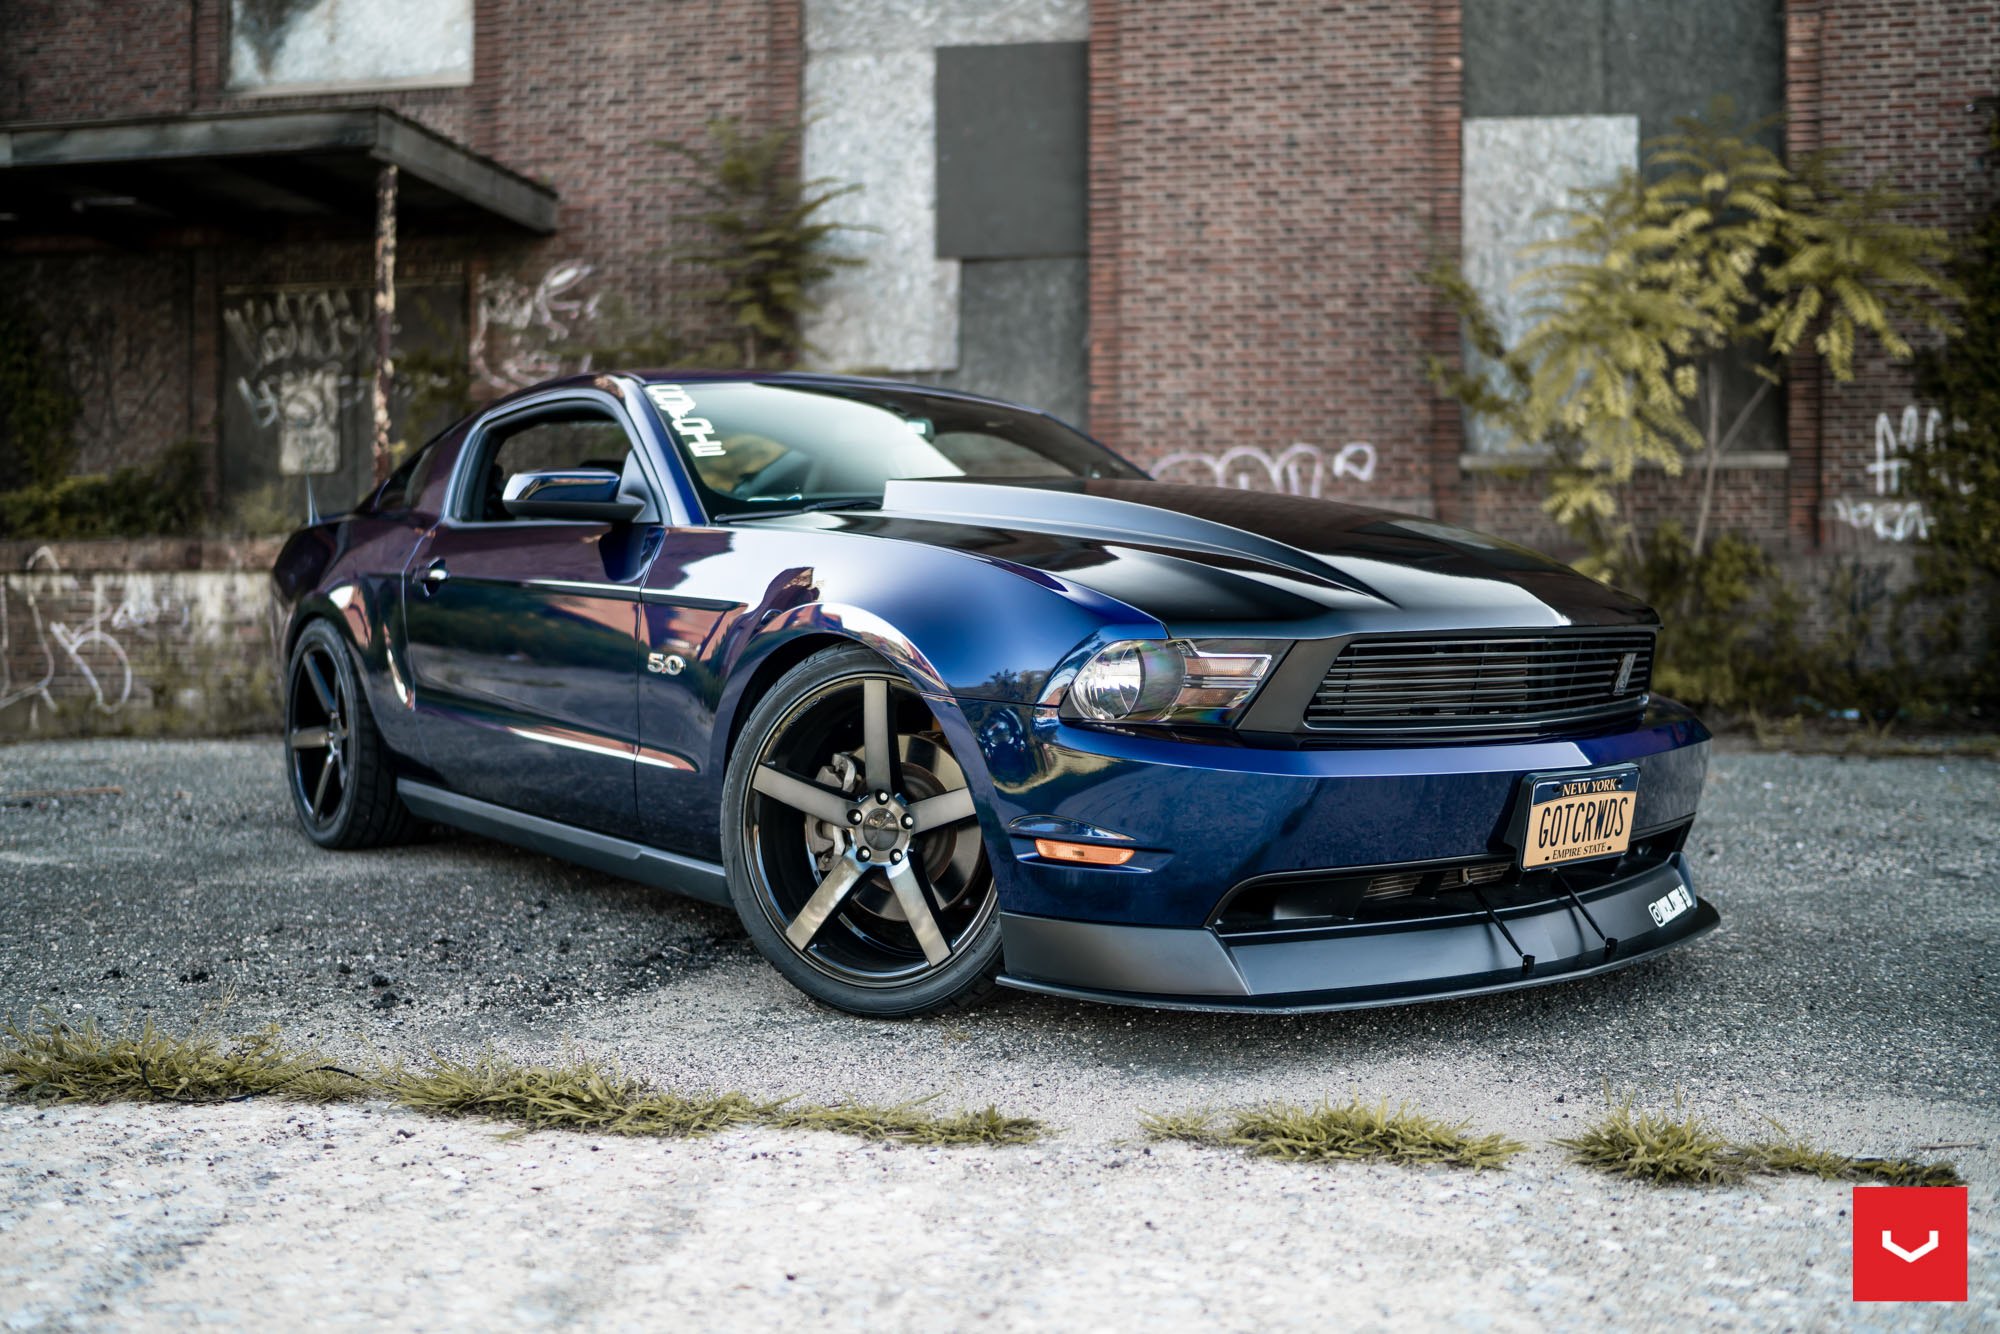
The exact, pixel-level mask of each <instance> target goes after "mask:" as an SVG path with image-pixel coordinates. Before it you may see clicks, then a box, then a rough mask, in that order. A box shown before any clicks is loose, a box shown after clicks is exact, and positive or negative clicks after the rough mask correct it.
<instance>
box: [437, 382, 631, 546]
mask: <svg viewBox="0 0 2000 1334" xmlns="http://www.w3.org/2000/svg"><path fill="white" fill-rule="evenodd" d="M480 453H481V458H480V460H479V462H478V464H477V471H475V472H474V474H473V479H474V482H475V484H474V485H473V486H471V487H469V488H468V489H467V494H466V497H465V500H464V507H465V514H464V517H465V518H467V519H470V520H473V521H474V522H478V523H506V522H508V521H509V520H511V519H512V518H513V516H512V515H510V514H508V513H507V507H506V506H505V505H504V504H502V503H501V496H502V495H503V494H505V492H506V489H507V479H508V478H510V477H512V476H513V475H514V474H516V473H522V472H537V471H540V470H542V469H544V468H604V469H608V470H609V471H611V472H615V473H618V474H620V475H621V476H626V477H629V476H630V475H631V474H630V469H629V468H628V466H627V465H628V463H629V461H630V456H631V453H632V442H631V440H630V439H629V438H628V437H627V436H626V434H625V428H624V427H623V426H622V425H620V424H619V423H618V422H617V421H616V420H614V419H613V418H612V417H611V416H610V415H609V414H607V413H605V412H603V411H602V410H600V409H598V408H593V407H587V406H579V405H574V404H571V405H565V406H563V407H560V408H555V409H551V410H550V411H548V412H543V413H537V414H535V415H534V416H532V417H525V418H520V419H517V420H515V421H512V422H509V423H508V424H507V425H505V426H503V427H501V428H500V429H498V430H495V431H490V432H488V433H487V435H486V439H485V441H484V442H483V444H482V446H481V450H480Z"/></svg>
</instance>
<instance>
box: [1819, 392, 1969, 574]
mask: <svg viewBox="0 0 2000 1334" xmlns="http://www.w3.org/2000/svg"><path fill="white" fill-rule="evenodd" d="M1943 423H1944V415H1943V414H1942V413H1940V412H1939V411H1938V410H1937V409H1936V408H1932V409H1930V410H1929V411H1927V412H1926V411H1920V410H1919V409H1918V408H1917V406H1916V404H1914V403H1912V404H1909V405H1907V406H1906V407H1904V409H1903V412H1902V416H1901V418H1900V420H1899V419H1897V418H1894V417H1892V416H1891V415H1890V414H1889V413H1886V412H1883V413H1879V414H1877V416H1876V418H1875V461H1874V462H1873V463H1870V464H1869V465H1868V466H1867V467H1866V468H1865V469H1864V471H1865V472H1867V474H1868V476H1869V478H1870V479H1871V481H1872V483H1873V486H1874V494H1873V495H1870V496H1837V497H1835V498H1834V502H1833V517H1834V518H1835V519H1837V520H1838V521H1839V522H1841V523H1844V524H1846V525H1847V526H1848V527H1850V528H1853V529H1855V530H1856V531H1858V532H1864V533H1872V534H1874V535H1875V537H1877V538H1878V539H1880V540H1881V541H1884V542H1908V541H1910V540H1911V539H1913V538H1914V539H1915V540H1916V541H1919V542H1921V541H1924V540H1925V539H1926V538H1928V537H1929V536H1930V535H1931V521H1930V516H1929V515H1928V514H1926V513H1925V512H1924V504H1923V502H1922V501H1921V500H1905V499H1902V498H1901V497H1902V494H1903V469H1905V468H1907V467H1908V466H1909V457H1910V455H1911V454H1913V453H1915V452H1916V451H1917V450H1918V449H1925V450H1928V449H1930V448H1932V447H1933V446H1934V445H1936V444H1937V438H1938V428H1939V427H1940V426H1942V425H1943Z"/></svg>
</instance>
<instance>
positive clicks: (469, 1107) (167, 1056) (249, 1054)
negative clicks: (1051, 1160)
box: [0, 1010, 1043, 1146]
mask: <svg viewBox="0 0 2000 1334" xmlns="http://www.w3.org/2000/svg"><path fill="white" fill-rule="evenodd" d="M0 1078H4V1079H6V1080H9V1081H11V1086H12V1087H11V1091H12V1092H13V1093H14V1094H15V1095H17V1096H19V1097H24V1098H30V1099H35V1100H39V1101H45V1102H116V1101H132V1102H159V1101H171V1102H222V1101H229V1100H231V1099H238V1098H249V1097H255V1096H257V1095H259V1094H275V1095H277V1096H279V1097H283V1098H286V1099H291V1100H296V1101H311V1102H334V1101H352V1100H358V1099H361V1098H366V1097H371V1096H386V1097H388V1098H390V1099H391V1100H392V1101H394V1102H395V1103H397V1104H398V1105H399V1106H402V1107H407V1108H410V1109H411V1110H412V1111H418V1112H428V1113H431V1114H433V1115H437V1116H482V1117H488V1118H491V1119H493V1120H498V1121H511V1122H513V1123H514V1124H515V1125H516V1126H517V1127H519V1128H520V1129H519V1132H518V1133H526V1132H528V1131H534V1130H558V1129H559V1130H592V1131H598V1132H600V1133H605V1134H613V1135H661V1136H673V1137H681V1138H685V1137H688V1136H694V1135H712V1134H714V1133H715V1132H717V1131H719V1130H727V1129H728V1128H730V1127H731V1126H738V1125H750V1124H757V1125H770V1126H777V1127H780V1128H791V1127H796V1128H802V1129H813V1130H832V1131H837V1132H840V1133H842V1134H848V1135H856V1136H859V1137H861V1138H862V1139H870V1140H879V1141H893V1142H897V1143H905V1144H925V1145H985V1146H993V1145H1002V1144H1028V1143H1031V1142H1033V1141H1034V1140H1036V1139H1039V1138H1040V1137H1041V1135H1042V1132H1043V1126H1042V1124H1041V1122H1039V1121H1035V1120H1031V1119H1029V1118H1027V1117H1020V1116H1006V1115H1003V1114H1002V1113H1001V1111H1000V1110H999V1108H997V1107H988V1108H986V1109H985V1110H984V1111H977V1112H974V1111H965V1112H959V1113H957V1114H955V1115H951V1116H939V1115H936V1114H934V1113H932V1112H931V1111H929V1110H928V1109H927V1107H926V1104H927V1103H929V1102H930V1099H928V1098H920V1099H918V1100H916V1101H914V1102H905V1103H896V1104H894V1105H891V1106H886V1107H876V1106H869V1105H867V1104H864V1103H853V1102H847V1103H839V1104H836V1105H834V1106H831V1107H821V1106H814V1105H796V1104H792V1103H789V1102H768V1103H760V1102H757V1101H755V1100H754V1099H752V1098H750V1097H749V1096H748V1095H746V1094H742V1093H733V1092H730V1093H701V1094H686V1093H675V1092H672V1091H667V1090H661V1089H657V1088H654V1087H653V1086H652V1085H650V1084H648V1083H646V1082H645V1081H644V1080H641V1079H638V1078H636V1077H634V1076H631V1075H628V1074H626V1073H625V1072H624V1071H623V1070H622V1069H620V1068H619V1067H618V1066H617V1065H615V1064H607V1063H604V1062H598V1061H590V1060H583V1059H578V1060H575V1061H572V1062H570V1063H568V1064H566V1065H557V1066H538V1065H522V1064H519V1063H518V1062H515V1061H512V1060H509V1059H508V1058H506V1057H504V1056H501V1055H499V1054H498V1053H495V1052H491V1051H487V1052H482V1053H480V1054H479V1055H477V1056H475V1057H472V1058H471V1059H469V1060H460V1059H455V1058H451V1057H446V1056H438V1055H432V1056H431V1057H430V1058H429V1059H428V1060H426V1061H424V1062H423V1063H421V1064H419V1065H414V1066H413V1065H410V1064H408V1063H405V1062H401V1061H397V1062H394V1063H383V1062H379V1061H377V1062H373V1063H371V1064H370V1065H369V1066H367V1067H365V1068H364V1069H363V1070H362V1071H361V1073H358V1074H351V1073H349V1072H347V1071H345V1070H338V1069H335V1068H334V1067H331V1066H328V1065H327V1064H326V1062H325V1061H324V1060H323V1059H322V1058H321V1056H320V1054H319V1052H318V1051H317V1050H314V1049H310V1048H307V1049H298V1048H293V1047H290V1046H288V1045H287V1044H286V1043H285V1041H284V1039H283V1038H282V1037H281V1036H280V1035H279V1032H278V1028H277V1026H276V1025H272V1026H270V1027H268V1028H264V1029H260V1030H259V1031H257V1032H255V1033H250V1034H246V1035H243V1036H241V1037H234V1038H227V1039H225V1038H222V1037H220V1036H218V1035H216V1034H215V1033H213V1032H212V1031H210V1030H209V1029H207V1028H206V1027H204V1026H202V1025H200V1024H198V1025H197V1026H196V1027H195V1028H194V1029H192V1030H190V1031H189V1032H188V1033H186V1034H172V1033H167V1032H165V1031H163V1030H161V1029H160V1028H159V1027H158V1026H157V1025H155V1024H154V1023H153V1021H152V1020H151V1019H147V1020H146V1021H144V1022H143V1023H142V1024H141V1025H140V1026H139V1027H138V1028H137V1029H136V1030H133V1031H130V1032H126V1033H109V1032H106V1031H105V1030H103V1029H101V1028H99V1027H98V1026H97V1024H96V1023H95V1022H92V1021H88V1020H86V1021H85V1022H83V1023H81V1024H74V1025H73V1024H69V1023H66V1022H64V1021H63V1020H62V1019H61V1018H60V1016H58V1015H57V1014H56V1013H55V1012H54V1011H50V1010H44V1011H41V1012H40V1013H39V1014H38V1015H37V1016H36V1018H35V1019H34V1020H31V1021H30V1022H29V1023H28V1024H26V1025H21V1024H17V1023H15V1022H13V1021H12V1020H9V1021H6V1022H5V1023H0Z"/></svg>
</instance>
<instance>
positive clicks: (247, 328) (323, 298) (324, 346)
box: [222, 287, 370, 476]
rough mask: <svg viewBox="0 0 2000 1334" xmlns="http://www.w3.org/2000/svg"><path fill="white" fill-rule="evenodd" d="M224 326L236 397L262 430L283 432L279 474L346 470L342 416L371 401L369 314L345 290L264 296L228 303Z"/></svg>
mask: <svg viewBox="0 0 2000 1334" xmlns="http://www.w3.org/2000/svg"><path fill="white" fill-rule="evenodd" d="M222 327H223V331H224V333H225V335H226V336H227V337H228V339H229V342H230V346H231V348H232V350H233V351H234V352H235V353H236V356H235V358H233V364H234V365H235V366H236V367H237V368H238V373H237V375H236V377H235V383H234V386H233V387H234V389H235V392H236V393H237V394H238V395H239V396H240V397H241V398H242V400H243V404H244V406H245V407H246V408H248V409H249V412H250V419H251V420H252V421H253V422H255V423H256V424H257V426H258V427H259V428H260V429H263V430H273V429H275V430H276V431H277V433H278V471H279V472H281V473H283V474H285V475H287V476H298V475H300V474H303V473H312V474H325V473H330V472H333V471H335V470H337V469H338V468H339V467H340V414H341V411H342V409H344V408H347V407H350V406H352V405H354V404H356V403H359V402H361V401H362V400H363V399H364V398H366V397H367V396H368V392H369V389H370V381H369V378H368V377H367V376H366V375H365V374H364V373H363V370H362V363H363V359H364V352H365V349H366V346H367V343H366V339H367V336H368V316H367V311H366V310H365V309H364V308H363V307H362V306H361V305H360V304H359V303H358V302H357V300H356V298H355V296H354V294H352V293H350V292H347V291H343V290H341V289H339V288H331V287H324V288H313V289H308V290H303V291H277V292H264V293H256V294H252V295H246V296H239V297H235V298H232V299H231V300H229V301H228V302H226V303H225V304H224V306H223V310H222Z"/></svg>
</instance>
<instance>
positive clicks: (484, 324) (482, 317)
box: [471, 259, 602, 391]
mask: <svg viewBox="0 0 2000 1334" xmlns="http://www.w3.org/2000/svg"><path fill="white" fill-rule="evenodd" d="M595 272H596V266H595V265H591V264H586V263H584V262H583V261H582V260H578V259H572V260H564V261H563V262H561V263H558V264H554V265H551V266H550V267H549V268H548V269H547V270H545V271H544V272H543V274H542V276H541V277H540V278H538V279H536V280H535V281H534V282H532V283H530V282H527V281H524V280H523V279H520V278H515V277H511V276H508V275H504V274H503V275H499V276H491V275H489V276H487V277H485V278H482V279H481V280H480V282H479V285H478V292H477V294H476V296H475V298H474V300H473V303H472V338H471V343H472V375H473V379H474V381H475V382H476V383H478V384H480V385H483V386H485V387H486V388H488V389H493V390H498V391H505V390H510V389H519V388H522V387H523V386H526V385H531V384H534V383H535V382H537V381H538V380H546V379H548V378H549V377H550V376H552V375H560V374H562V373H563V371H564V370H566V369H570V368H569V367H567V366H566V365H565V361H564V352H565V349H564V344H565V343H567V342H570V341H572V340H574V338H575V337H576V336H577V335H579V334H581V333H582V332H584V331H585V330H586V329H588V328H589V327H590V325H591V324H593V323H594V322H595V321H596V319H597V313H598V303H599V300H600V299H601V295H602V294H601V293H599V292H597V291H594V290H593V286H594V285H593V284H592V282H591V276H592V275H593V274H594V273H595ZM584 361H585V364H583V365H580V366H577V367H575V368H574V369H577V370H589V369H590V366H589V365H588V361H589V358H587V357H586V358H585V359H584Z"/></svg>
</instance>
